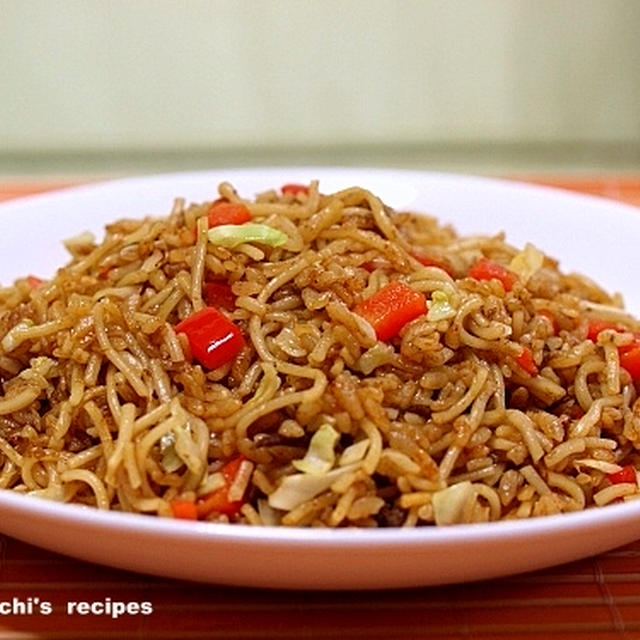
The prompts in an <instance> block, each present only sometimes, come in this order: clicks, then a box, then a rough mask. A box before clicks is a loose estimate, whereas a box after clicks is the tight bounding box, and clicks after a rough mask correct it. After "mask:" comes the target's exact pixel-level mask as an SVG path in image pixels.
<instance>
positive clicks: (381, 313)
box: [354, 280, 427, 340]
mask: <svg viewBox="0 0 640 640" xmlns="http://www.w3.org/2000/svg"><path fill="white" fill-rule="evenodd" d="M426 311H427V301H426V298H425V296H424V294H423V293H421V292H420V291H416V290H415V289H412V288H411V287H410V286H408V285H406V284H404V282H400V281H397V280H395V281H393V282H390V283H389V284H387V285H385V286H384V287H382V289H380V290H379V291H377V292H376V293H374V294H373V295H372V296H371V297H370V298H367V299H366V300H363V301H362V302H361V303H359V304H357V305H356V306H355V308H354V312H355V313H357V314H358V315H359V316H362V317H363V318H364V319H365V320H367V321H368V322H369V324H371V326H372V327H373V328H374V330H375V332H376V336H377V338H378V340H388V339H389V338H392V337H393V336H395V335H397V334H398V333H399V332H400V330H401V329H402V327H404V325H405V324H407V322H410V321H411V320H413V319H414V318H417V317H418V316H420V315H422V314H423V313H426Z"/></svg>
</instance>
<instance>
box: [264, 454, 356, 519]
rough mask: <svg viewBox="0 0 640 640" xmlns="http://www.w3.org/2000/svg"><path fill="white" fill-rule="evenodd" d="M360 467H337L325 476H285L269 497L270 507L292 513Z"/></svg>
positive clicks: (304, 474) (307, 474) (299, 474)
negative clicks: (292, 510)
mask: <svg viewBox="0 0 640 640" xmlns="http://www.w3.org/2000/svg"><path fill="white" fill-rule="evenodd" d="M358 466H359V465H357V464H356V465H348V466H345V467H337V468H336V469H332V470H331V471H329V472H327V473H325V474H323V475H311V474H309V473H296V474H294V475H292V476H285V478H284V479H283V480H282V482H281V483H280V486H279V487H278V488H277V489H276V490H275V491H274V492H273V493H271V494H270V495H269V506H270V507H272V508H274V509H283V510H284V511H291V509H295V508H296V507H297V506H299V505H301V504H302V503H303V502H306V501H307V500H311V499H312V498H315V497H316V496H317V495H319V494H320V493H322V492H323V491H326V490H327V489H328V488H329V487H330V486H331V485H332V484H333V483H334V482H335V481H336V480H337V479H338V478H340V477H341V476H343V475H344V474H346V473H350V472H351V471H354V470H355V469H356V468H357V467H358Z"/></svg>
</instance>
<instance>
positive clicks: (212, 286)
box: [202, 280, 236, 311]
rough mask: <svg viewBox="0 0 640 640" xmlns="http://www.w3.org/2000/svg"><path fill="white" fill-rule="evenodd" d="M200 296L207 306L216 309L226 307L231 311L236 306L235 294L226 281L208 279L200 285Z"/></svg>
mask: <svg viewBox="0 0 640 640" xmlns="http://www.w3.org/2000/svg"><path fill="white" fill-rule="evenodd" d="M202 298H203V299H204V301H205V304H206V305H207V306H208V307H215V308H216V309H220V308H222V309H228V310H229V311H233V310H234V309H235V308H236V296H235V294H234V293H233V291H231V286H230V285H229V284H228V283H226V282H221V281H218V280H210V281H209V282H205V283H204V285H203V287H202Z"/></svg>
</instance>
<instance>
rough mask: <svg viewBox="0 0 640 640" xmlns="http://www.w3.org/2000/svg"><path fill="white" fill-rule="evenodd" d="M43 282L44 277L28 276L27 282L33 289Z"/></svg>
mask: <svg viewBox="0 0 640 640" xmlns="http://www.w3.org/2000/svg"><path fill="white" fill-rule="evenodd" d="M42 282H43V281H42V279H41V278H38V277H37V276H27V284H28V285H29V287H30V288H31V289H37V288H38V287H39V286H40V285H41V284H42Z"/></svg>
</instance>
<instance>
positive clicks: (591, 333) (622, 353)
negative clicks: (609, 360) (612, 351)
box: [587, 318, 640, 382]
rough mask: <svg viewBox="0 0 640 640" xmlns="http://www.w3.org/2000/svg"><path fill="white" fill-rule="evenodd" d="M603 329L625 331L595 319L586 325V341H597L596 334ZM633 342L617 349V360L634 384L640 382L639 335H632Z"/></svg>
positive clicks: (613, 324) (607, 321)
mask: <svg viewBox="0 0 640 640" xmlns="http://www.w3.org/2000/svg"><path fill="white" fill-rule="evenodd" d="M605 329H613V330H614V331H618V332H625V331H626V329H625V328H624V327H621V326H620V325H616V324H615V323H613V322H610V321H609V320H599V319H597V318H594V319H591V320H589V323H588V325H587V339H588V340H591V341H592V342H596V341H597V340H598V334H599V333H600V332H601V331H604V330H605ZM633 336H634V338H633V341H632V342H631V343H629V344H625V345H623V346H621V347H618V358H619V359H620V366H621V367H622V368H623V369H626V370H627V372H628V373H629V375H630V376H631V379H632V380H633V381H634V382H635V381H637V380H640V333H634V334H633Z"/></svg>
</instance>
